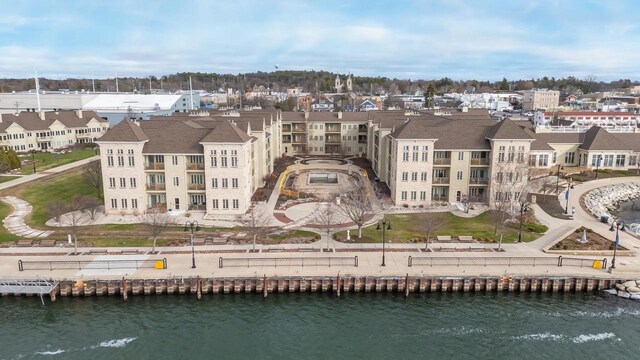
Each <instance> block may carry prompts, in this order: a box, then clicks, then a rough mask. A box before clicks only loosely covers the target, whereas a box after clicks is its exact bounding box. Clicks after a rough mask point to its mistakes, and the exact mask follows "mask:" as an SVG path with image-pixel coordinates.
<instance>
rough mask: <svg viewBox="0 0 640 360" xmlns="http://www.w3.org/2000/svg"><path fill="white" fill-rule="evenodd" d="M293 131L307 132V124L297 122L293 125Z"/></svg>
mask: <svg viewBox="0 0 640 360" xmlns="http://www.w3.org/2000/svg"><path fill="white" fill-rule="evenodd" d="M291 132H307V126H306V125H304V124H296V125H293V126H292V127H291Z"/></svg>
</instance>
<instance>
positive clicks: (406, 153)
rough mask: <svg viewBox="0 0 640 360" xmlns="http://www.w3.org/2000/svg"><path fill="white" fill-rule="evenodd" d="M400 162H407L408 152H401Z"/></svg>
mask: <svg viewBox="0 0 640 360" xmlns="http://www.w3.org/2000/svg"><path fill="white" fill-rule="evenodd" d="M402 161H405V162H406V161H409V153H408V152H403V153H402Z"/></svg>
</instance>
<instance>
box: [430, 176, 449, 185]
mask: <svg viewBox="0 0 640 360" xmlns="http://www.w3.org/2000/svg"><path fill="white" fill-rule="evenodd" d="M433 183H434V184H447V185H448V184H449V177H434V178H433Z"/></svg>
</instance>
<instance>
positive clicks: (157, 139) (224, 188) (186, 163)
mask: <svg viewBox="0 0 640 360" xmlns="http://www.w3.org/2000/svg"><path fill="white" fill-rule="evenodd" d="M280 122H281V118H280V112H277V111H274V112H259V111H257V112H255V113H251V114H247V115H241V114H240V113H238V112H233V111H232V112H226V113H219V114H214V115H209V114H207V113H195V114H192V116H166V117H165V116H161V117H155V118H153V119H152V120H147V121H141V122H139V123H134V122H132V121H130V120H125V121H122V122H120V123H119V124H118V125H116V126H115V127H113V128H112V129H111V130H110V131H109V132H108V133H107V134H106V135H105V136H103V137H102V138H101V139H100V140H99V141H98V143H99V145H100V148H101V162H102V174H103V181H104V198H105V212H106V213H107V214H136V213H142V212H144V211H146V210H148V209H159V210H161V211H168V210H171V211H186V210H188V211H202V212H205V214H206V216H207V217H208V218H215V217H216V216H220V215H237V214H243V213H245V212H246V211H247V209H248V207H249V206H250V204H251V196H252V195H253V193H254V192H255V190H256V189H257V188H258V187H260V186H262V185H263V184H264V180H263V179H264V177H265V175H268V174H270V173H271V172H272V171H273V160H274V159H275V158H276V157H278V156H279V154H280V138H281V135H280V126H281V124H280Z"/></svg>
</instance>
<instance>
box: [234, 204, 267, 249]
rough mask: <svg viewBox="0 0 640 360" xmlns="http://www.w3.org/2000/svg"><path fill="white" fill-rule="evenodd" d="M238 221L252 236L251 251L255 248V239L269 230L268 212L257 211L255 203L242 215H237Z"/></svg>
mask: <svg viewBox="0 0 640 360" xmlns="http://www.w3.org/2000/svg"><path fill="white" fill-rule="evenodd" d="M238 223H240V225H241V226H242V227H243V228H244V230H245V231H246V232H247V233H249V235H251V237H252V238H253V249H252V251H255V250H256V239H257V238H258V237H261V236H266V235H267V234H268V233H269V232H271V215H270V214H269V213H268V212H264V211H259V210H258V209H257V208H256V206H255V205H254V206H252V207H251V209H249V211H247V213H246V214H245V215H244V216H242V215H240V216H238Z"/></svg>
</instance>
